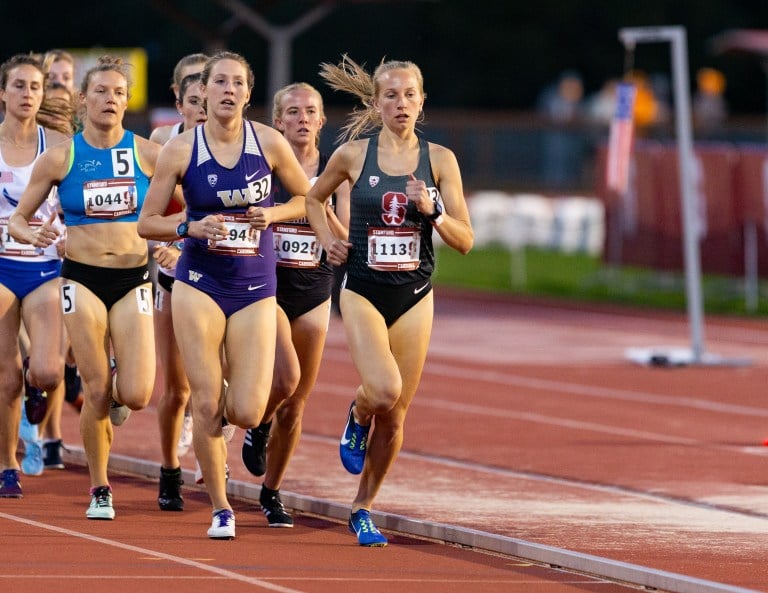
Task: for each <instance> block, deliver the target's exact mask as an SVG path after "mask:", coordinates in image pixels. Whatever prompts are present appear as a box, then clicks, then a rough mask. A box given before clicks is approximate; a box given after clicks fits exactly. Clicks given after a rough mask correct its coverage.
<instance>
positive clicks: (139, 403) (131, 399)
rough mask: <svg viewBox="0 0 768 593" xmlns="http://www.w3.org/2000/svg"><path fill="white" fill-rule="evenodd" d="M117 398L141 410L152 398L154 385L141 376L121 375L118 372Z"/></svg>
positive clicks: (131, 407)
mask: <svg viewBox="0 0 768 593" xmlns="http://www.w3.org/2000/svg"><path fill="white" fill-rule="evenodd" d="M116 386H117V398H116V399H117V400H119V402H120V403H121V404H124V405H126V406H128V407H129V408H130V409H131V410H141V409H143V408H145V407H146V406H147V404H148V403H149V400H150V399H151V398H152V385H150V384H149V383H147V382H146V381H144V380H143V379H142V378H139V377H135V378H134V377H122V378H121V377H120V373H118V374H117V380H116Z"/></svg>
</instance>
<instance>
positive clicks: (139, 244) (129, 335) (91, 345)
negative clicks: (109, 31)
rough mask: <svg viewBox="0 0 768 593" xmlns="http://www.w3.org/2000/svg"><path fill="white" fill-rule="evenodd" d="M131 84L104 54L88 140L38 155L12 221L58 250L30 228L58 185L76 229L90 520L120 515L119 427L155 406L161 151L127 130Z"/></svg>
mask: <svg viewBox="0 0 768 593" xmlns="http://www.w3.org/2000/svg"><path fill="white" fill-rule="evenodd" d="M128 87H129V78H128V74H127V65H126V64H124V63H123V62H122V60H121V59H120V58H115V57H111V56H104V57H102V58H100V59H99V61H98V63H97V64H96V65H95V66H94V67H93V68H91V69H90V70H89V71H88V72H86V74H85V76H84V77H83V82H82V86H81V89H80V102H81V105H82V106H83V107H84V110H85V115H84V122H83V123H84V127H83V131H82V133H80V134H77V135H76V136H75V137H74V138H73V139H72V141H71V142H64V143H62V144H58V145H57V146H54V147H53V148H51V149H49V150H47V151H46V152H45V153H43V155H42V156H41V157H40V158H38V160H37V162H36V163H35V167H34V169H33V170H32V177H31V179H30V182H29V185H28V186H27V189H26V190H25V192H24V194H23V196H22V198H21V202H20V203H19V207H18V208H17V210H16V212H15V213H14V215H13V217H12V219H11V234H12V235H13V236H14V237H16V238H17V240H19V241H21V242H24V243H29V244H32V245H35V246H39V247H45V246H47V245H50V244H51V243H52V242H53V241H54V240H56V238H57V237H58V235H59V233H58V231H57V230H56V229H55V228H53V227H52V226H51V225H49V224H47V223H46V224H44V225H43V226H41V227H37V228H35V227H32V226H30V224H29V221H30V219H31V218H32V215H33V214H34V212H35V210H36V209H37V207H38V206H39V205H40V204H41V203H42V202H43V200H45V198H46V196H47V195H48V193H49V192H50V190H51V189H52V188H53V187H54V186H58V191H59V197H60V200H61V204H62V208H63V210H64V216H65V221H66V224H67V244H66V253H65V259H64V264H63V267H62V276H63V277H64V279H65V280H64V283H63V284H62V287H61V300H62V309H63V311H64V323H65V325H66V328H67V333H68V334H69V338H70V341H71V344H72V351H73V352H74V354H75V358H76V359H77V364H78V368H79V370H80V375H81V377H82V380H83V386H84V388H83V389H84V393H85V403H84V405H83V409H82V412H81V414H80V432H81V434H82V437H83V445H84V448H85V453H86V458H87V460H88V470H89V473H90V480H91V505H90V507H89V508H88V510H87V511H86V516H87V517H88V518H89V519H113V518H114V516H115V511H114V509H113V507H112V491H111V488H110V486H109V479H108V476H107V460H108V458H109V450H110V445H111V443H112V439H113V431H112V424H111V423H110V420H111V421H112V423H114V424H116V425H117V424H121V423H122V422H123V421H124V420H125V418H126V417H127V414H128V412H129V411H130V410H139V409H141V408H143V407H144V406H146V405H147V403H148V402H149V400H150V397H151V395H152V387H153V384H154V377H155V345H154V337H153V330H152V287H151V284H150V280H149V272H148V269H147V258H148V253H147V242H146V240H144V239H142V238H141V237H139V235H138V233H137V232H136V224H137V219H138V213H139V210H140V209H141V207H142V204H143V202H144V194H145V191H146V188H147V186H148V183H149V177H151V176H152V174H153V172H154V168H155V162H156V160H157V156H158V154H159V151H160V146H159V145H158V144H155V143H154V142H150V141H149V140H146V139H145V138H141V137H139V136H136V135H134V134H133V133H131V132H130V131H128V130H126V129H124V128H123V116H124V114H125V111H126V109H127V106H128ZM110 346H111V347H110ZM112 352H114V358H115V360H116V363H117V369H119V372H115V369H114V368H113V365H112V364H111V361H110V357H111V354H112Z"/></svg>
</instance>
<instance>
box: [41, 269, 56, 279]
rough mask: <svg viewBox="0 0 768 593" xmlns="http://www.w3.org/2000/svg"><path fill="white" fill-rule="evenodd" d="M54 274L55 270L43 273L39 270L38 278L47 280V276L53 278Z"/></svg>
mask: <svg viewBox="0 0 768 593" xmlns="http://www.w3.org/2000/svg"><path fill="white" fill-rule="evenodd" d="M55 273H56V270H51V271H50V272H43V271H42V270H40V277H41V278H47V277H48V276H53V275H54V274H55Z"/></svg>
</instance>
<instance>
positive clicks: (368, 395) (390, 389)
mask: <svg viewBox="0 0 768 593" xmlns="http://www.w3.org/2000/svg"><path fill="white" fill-rule="evenodd" d="M402 385H403V384H402V381H401V380H400V379H399V378H397V379H390V380H389V381H386V382H381V383H379V384H367V385H364V386H363V390H364V391H365V400H366V401H365V405H366V406H367V407H368V408H369V410H370V412H371V413H372V414H376V415H382V414H388V413H389V412H390V411H391V410H392V409H393V408H394V407H395V405H396V404H397V402H398V400H399V399H400V393H401V391H402Z"/></svg>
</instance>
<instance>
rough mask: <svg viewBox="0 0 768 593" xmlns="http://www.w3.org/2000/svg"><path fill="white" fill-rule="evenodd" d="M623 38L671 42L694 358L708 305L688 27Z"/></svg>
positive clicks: (628, 42)
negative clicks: (703, 290) (705, 303)
mask: <svg viewBox="0 0 768 593" xmlns="http://www.w3.org/2000/svg"><path fill="white" fill-rule="evenodd" d="M619 39H620V40H621V41H622V42H623V43H624V45H625V46H626V47H628V48H634V46H635V44H637V43H641V42H651V43H652V42H662V41H668V42H669V43H670V44H671V56H672V78H673V88H674V98H675V120H676V121H675V128H676V134H677V146H678V155H679V161H680V162H679V171H680V200H681V202H682V219H683V249H684V257H685V280H686V283H685V285H686V303H687V309H688V320H689V324H690V332H691V352H692V362H693V363H701V362H702V359H703V355H704V307H703V299H702V295H701V260H700V253H699V236H698V235H699V225H698V214H697V208H696V194H695V191H694V187H693V175H692V172H693V171H692V168H693V135H692V131H691V98H690V88H689V82H688V44H687V41H686V34H685V28H684V27H679V26H678V27H639V28H627V29H620V30H619Z"/></svg>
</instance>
